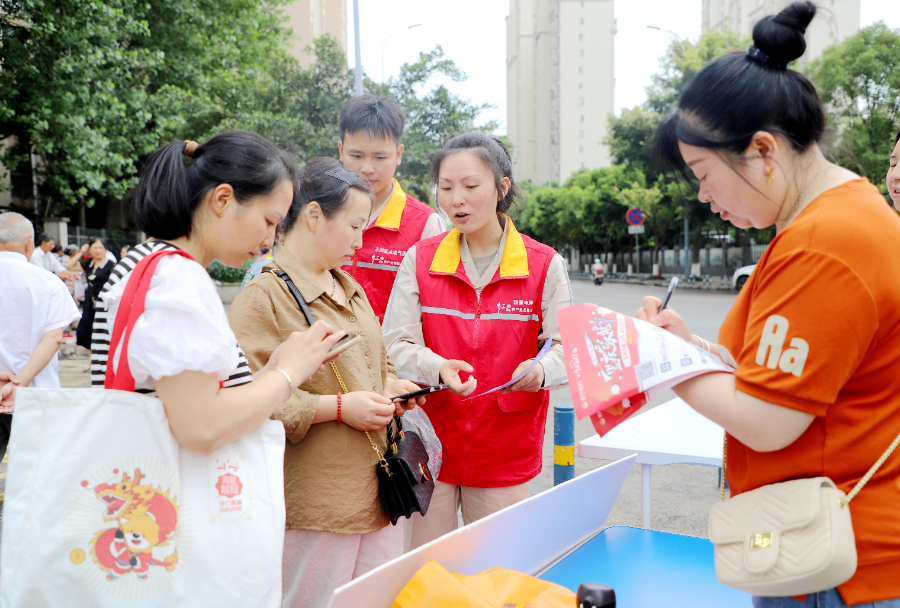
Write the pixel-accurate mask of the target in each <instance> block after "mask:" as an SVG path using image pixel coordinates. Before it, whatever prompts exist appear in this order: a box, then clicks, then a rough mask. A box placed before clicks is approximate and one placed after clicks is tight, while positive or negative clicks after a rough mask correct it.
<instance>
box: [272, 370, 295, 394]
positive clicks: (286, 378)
mask: <svg viewBox="0 0 900 608" xmlns="http://www.w3.org/2000/svg"><path fill="white" fill-rule="evenodd" d="M274 371H276V372H281V375H283V376H284V379H285V380H287V383H288V397H290V396H291V394H293V392H294V383H293V382H292V381H291V377H290V376H289V375H288V373H287V372H286V371H284V370H283V369H281V368H280V367H276V368H275V370H274Z"/></svg>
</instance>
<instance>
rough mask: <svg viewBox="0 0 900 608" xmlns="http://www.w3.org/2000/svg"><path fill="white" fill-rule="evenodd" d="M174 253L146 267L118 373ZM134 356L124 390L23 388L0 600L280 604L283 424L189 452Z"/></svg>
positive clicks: (131, 289) (0, 564) (120, 380)
mask: <svg viewBox="0 0 900 608" xmlns="http://www.w3.org/2000/svg"><path fill="white" fill-rule="evenodd" d="M174 253H177V254H181V255H184V254H183V252H179V251H174V250H166V251H161V252H157V253H156V254H153V255H150V256H147V257H146V258H144V259H143V260H142V261H141V262H140V263H139V264H138V266H137V267H136V268H135V270H134V274H133V276H132V278H131V280H129V284H128V286H127V289H126V292H125V297H124V298H123V302H122V307H123V308H122V309H121V310H120V312H119V314H118V318H117V320H116V327H115V329H114V330H113V336H112V338H113V340H111V343H110V354H109V365H108V368H109V369H110V370H111V368H112V361H113V353H114V350H115V348H116V346H117V344H116V343H117V342H118V341H119V339H121V342H122V344H121V348H122V352H123V353H126V352H127V344H128V338H129V334H130V329H131V327H133V326H134V321H135V320H136V319H137V317H138V316H140V314H141V312H143V303H144V297H145V296H146V293H147V289H148V288H149V283H150V279H151V278H152V276H153V269H154V267H155V266H156V263H158V261H159V256H160V255H167V254H174ZM139 271H140V272H139ZM131 297H134V302H133V305H132V304H131ZM126 307H127V308H131V310H130V313H129V310H128V309H127V308H126ZM126 320H127V324H126ZM120 321H121V323H120ZM120 325H121V327H120ZM126 327H127V328H126ZM160 330H161V331H164V328H160ZM117 332H118V335H117ZM127 361H128V358H127V357H124V356H123V357H120V363H119V369H118V373H117V374H113V375H114V376H115V377H114V378H110V377H108V378H107V383H108V384H109V383H110V380H112V383H113V385H114V386H115V388H117V389H119V390H94V389H27V388H26V389H19V391H18V392H17V396H16V409H15V415H14V416H15V418H14V431H13V434H12V438H11V442H10V446H9V452H10V462H9V472H8V478H7V482H6V501H5V504H4V508H3V536H2V542H0V606H2V608H26V607H27V608H40V607H44V606H91V607H100V608H106V607H109V608H112V607H113V606H115V607H121V606H135V607H137V606H140V607H141V608H150V607H163V606H165V607H167V608H168V607H171V606H216V607H217V608H219V607H226V606H234V607H241V608H244V607H256V606H260V607H271V608H275V607H277V606H280V605H281V559H282V549H283V542H284V525H285V509H284V477H283V471H282V463H283V458H284V429H283V427H282V425H281V423H279V422H275V421H266V422H264V423H263V424H262V425H260V426H259V427H258V428H256V429H255V430H254V431H252V432H250V433H248V434H246V435H245V436H243V437H242V438H240V439H238V440H237V441H233V442H231V443H229V444H227V445H225V446H223V447H221V448H217V449H215V450H213V451H211V452H209V453H207V454H195V453H193V452H189V451H188V450H185V449H183V448H181V447H180V446H179V445H178V443H177V442H176V441H175V438H174V437H173V436H172V432H171V431H170V430H169V423H168V420H167V418H166V413H165V410H164V408H163V404H162V402H161V401H160V400H159V399H156V398H153V397H148V396H144V395H139V394H136V393H134V392H133V391H134V380H133V378H132V377H131V373H130V370H129V369H128V363H127ZM122 389H124V390H122Z"/></svg>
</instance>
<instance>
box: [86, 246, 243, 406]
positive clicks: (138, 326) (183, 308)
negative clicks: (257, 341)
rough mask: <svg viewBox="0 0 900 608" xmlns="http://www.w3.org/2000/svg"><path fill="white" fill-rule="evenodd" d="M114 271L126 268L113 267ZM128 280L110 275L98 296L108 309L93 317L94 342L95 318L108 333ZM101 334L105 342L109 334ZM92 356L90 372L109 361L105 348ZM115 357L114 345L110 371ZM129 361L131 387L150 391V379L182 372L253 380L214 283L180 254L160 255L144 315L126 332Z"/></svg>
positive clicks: (125, 275) (229, 381)
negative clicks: (129, 336) (128, 334)
mask: <svg viewBox="0 0 900 608" xmlns="http://www.w3.org/2000/svg"><path fill="white" fill-rule="evenodd" d="M140 253H141V254H142V255H141V256H140V257H143V255H145V254H144V252H143V251H141V252H140ZM131 267H132V268H133V265H132V266H131ZM116 270H117V271H119V272H122V271H123V270H125V269H124V268H122V267H121V266H117V267H116ZM114 273H116V271H114ZM130 278H131V272H130V270H129V271H127V272H122V277H121V280H118V281H117V282H115V283H112V279H110V282H109V283H107V285H106V287H105V288H104V290H103V292H102V293H101V294H100V299H101V300H102V301H103V302H105V305H106V310H107V313H106V315H105V316H106V320H101V319H100V318H99V315H98V317H96V318H95V320H94V339H93V342H94V345H96V344H97V341H98V337H99V336H98V322H103V323H105V324H106V325H108V328H105V329H106V330H107V331H108V330H111V329H112V327H113V326H114V320H115V318H116V315H117V313H118V309H119V302H120V300H121V298H122V295H123V293H124V292H125V288H126V286H127V285H128V282H129V280H130ZM110 333H111V331H110ZM104 337H106V338H107V340H108V335H104ZM98 346H99V345H98ZM104 346H106V345H104ZM104 350H108V346H106V349H104ZM98 351H99V349H98ZM97 354H98V355H102V356H100V357H98V358H97V359H95V361H94V362H93V363H94V366H93V367H94V368H95V374H97V373H98V372H100V369H98V368H100V367H101V366H102V367H103V368H105V366H106V365H107V364H108V362H107V361H106V352H102V353H101V352H98V353H97ZM120 355H121V351H120V350H119V349H117V350H116V352H115V354H114V355H113V366H114V367H113V369H115V370H118V368H119V360H120ZM99 359H102V361H100V360H99ZM128 364H129V366H130V367H131V374H132V376H133V377H134V382H135V390H137V391H139V392H145V393H149V392H152V391H153V379H156V380H158V379H160V378H162V377H166V376H175V375H177V374H179V373H181V372H183V371H185V370H192V371H200V372H205V373H208V374H216V376H217V377H218V378H219V380H221V381H227V382H225V384H226V386H234V385H236V384H242V383H243V382H247V381H249V380H251V379H252V378H251V376H250V370H249V366H248V365H247V360H246V358H245V357H244V355H243V353H242V352H241V350H240V347H239V346H238V343H237V338H236V337H235V335H234V332H233V331H232V330H231V326H230V325H229V324H228V317H227V315H226V314H225V309H224V307H223V306H222V300H221V299H220V298H219V295H218V292H217V291H216V287H215V284H214V283H213V282H212V279H211V278H210V277H209V274H207V272H206V270H205V269H204V268H203V267H202V266H201V265H200V264H198V263H197V262H194V261H191V260H188V259H187V258H184V257H182V256H180V255H170V256H165V257H164V258H162V259H161V260H160V261H159V264H158V265H157V267H156V270H155V272H154V273H153V278H152V279H151V281H150V289H149V290H148V291H147V299H146V301H145V309H144V313H143V314H142V315H141V316H140V317H139V318H138V321H137V323H135V325H134V330H133V331H132V333H131V340H130V342H129V345H128ZM238 376H240V378H239V379H238Z"/></svg>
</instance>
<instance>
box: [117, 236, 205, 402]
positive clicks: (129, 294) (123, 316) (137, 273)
mask: <svg viewBox="0 0 900 608" xmlns="http://www.w3.org/2000/svg"><path fill="white" fill-rule="evenodd" d="M166 255H180V256H183V257H186V258H188V259H189V260H194V258H193V256H191V254H189V253H188V252H186V251H182V250H181V249H163V250H161V251H156V252H154V253H151V254H149V255H147V256H144V257H143V258H142V259H141V261H140V262H138V263H137V265H136V266H135V267H134V270H132V271H131V276H130V277H129V279H128V285H126V286H125V292H124V293H123V294H122V300H121V303H120V304H119V310H118V312H117V313H116V321H115V324H114V325H113V331H112V335H111V336H110V339H109V351H108V353H107V358H106V377H105V378H104V380H103V388H105V389H116V390H120V391H128V392H131V393H133V392H134V377H133V376H132V375H131V366H130V365H129V364H128V343H129V342H130V341H131V332H132V331H133V330H134V325H135V323H137V320H138V318H140V316H141V315H142V314H144V304H145V302H146V300H147V292H148V291H149V290H150V282H151V281H152V280H153V273H154V272H155V271H156V266H157V265H158V264H159V261H160V259H162V257H163V256H166ZM194 261H196V260H194ZM120 341H121V344H122V349H121V352H122V353H124V356H120V357H119V369H118V370H115V369H114V365H113V361H114V357H115V353H116V349H117V348H118V346H119V342H120Z"/></svg>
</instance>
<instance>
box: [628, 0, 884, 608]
mask: <svg viewBox="0 0 900 608" xmlns="http://www.w3.org/2000/svg"><path fill="white" fill-rule="evenodd" d="M815 14H816V6H815V5H814V4H813V3H812V2H796V3H794V4H791V5H789V6H788V7H787V8H786V9H784V10H783V11H781V12H780V13H778V14H777V15H769V16H767V17H763V18H762V19H761V20H760V21H759V22H757V23H756V25H755V26H754V28H753V45H752V46H751V47H750V49H749V51H748V52H747V53H733V54H729V55H725V56H723V57H719V58H718V59H716V60H714V61H713V62H711V63H710V64H708V65H707V66H706V67H704V68H703V69H702V70H700V72H699V73H698V74H697V75H696V76H695V77H694V79H693V80H692V81H691V82H690V83H688V85H687V86H686V87H685V89H684V90H683V91H682V93H681V96H680V99H679V102H678V108H677V110H676V111H675V113H674V114H672V115H670V116H669V117H667V118H666V119H665V120H664V121H663V122H662V123H661V124H660V127H659V130H658V132H657V143H656V149H657V151H658V155H659V157H660V159H661V161H662V162H663V163H664V164H665V165H668V166H669V167H670V168H672V169H675V170H678V171H681V172H683V173H689V172H692V173H693V175H694V177H696V178H697V179H698V180H699V193H698V195H697V197H698V199H699V200H700V202H702V203H707V204H709V205H710V208H711V210H712V211H713V213H718V214H719V216H720V217H721V218H722V219H723V220H727V221H730V222H731V223H732V224H734V225H735V226H736V227H738V228H742V229H747V228H751V227H752V228H756V229H758V230H762V229H765V228H768V227H770V226H775V229H776V235H775V238H774V239H773V240H772V242H771V243H770V244H769V246H768V247H767V249H766V251H765V253H764V254H763V256H762V257H761V258H760V260H759V262H758V263H757V266H756V269H755V270H754V271H753V274H752V275H751V276H750V278H749V280H748V281H747V283H746V285H745V286H744V287H743V289H741V292H740V294H739V295H738V297H737V299H736V300H735V302H734V305H733V306H732V308H731V310H730V311H729V313H728V316H727V317H726V318H725V321H724V323H723V324H722V327H721V329H720V331H719V339H718V342H719V344H715V343H714V341H712V340H710V341H707V340H704V339H701V338H700V337H698V336H694V335H692V334H691V332H690V329H688V327H687V324H686V323H685V321H684V319H683V318H682V317H681V316H679V315H678V314H677V312H676V311H675V310H673V309H672V308H668V307H667V308H666V309H665V310H663V311H661V312H660V311H659V306H660V304H661V302H660V300H659V299H658V298H654V297H646V298H644V302H643V304H644V306H643V308H641V309H640V310H638V311H637V316H638V318H641V319H643V320H647V321H649V322H651V323H653V324H654V325H656V326H658V327H661V328H663V329H666V330H668V331H670V332H672V333H674V334H675V335H678V336H680V337H682V338H684V339H685V340H689V341H691V342H692V343H693V344H694V345H696V346H698V347H699V348H704V349H705V350H708V351H710V352H712V353H713V354H716V355H719V356H721V357H722V358H723V360H726V361H731V362H732V364H733V365H734V366H735V367H736V372H735V373H734V374H727V373H711V374H704V375H702V376H698V377H695V378H692V379H690V380H687V381H685V382H682V383H681V384H679V385H677V386H675V387H673V390H674V391H675V393H676V394H677V395H678V396H679V397H680V398H682V399H683V400H684V401H685V402H687V403H688V404H689V405H690V406H691V407H693V408H694V409H695V410H697V411H698V412H699V413H701V414H703V415H704V416H706V417H707V418H709V419H710V420H712V421H713V422H715V423H717V424H719V425H720V426H722V427H723V428H724V429H725V431H726V440H727V449H726V455H725V462H724V468H725V474H726V477H727V480H728V487H729V488H730V489H731V494H732V496H737V495H739V494H741V493H744V492H748V491H751V490H755V489H757V488H760V487H762V486H766V485H769V484H774V483H778V482H782V481H787V480H793V479H801V478H815V477H829V478H831V480H832V481H834V483H835V484H837V486H838V487H839V488H840V489H841V490H842V491H843V492H850V490H851V489H852V488H853V487H854V486H855V485H856V484H857V482H859V481H860V480H861V479H862V478H863V476H864V475H866V472H867V471H868V470H869V468H870V467H872V466H873V465H874V464H875V463H876V461H878V460H879V459H880V457H881V456H882V454H884V452H885V450H887V449H888V447H889V446H890V445H891V443H892V442H893V440H894V439H895V438H896V437H897V435H898V433H900V374H897V371H896V369H897V356H898V353H900V283H898V282H897V280H896V277H898V276H900V258H898V256H897V255H896V252H897V243H900V218H898V217H897V215H896V214H895V213H894V212H893V211H892V210H890V209H888V208H887V207H886V206H885V204H884V197H883V196H882V195H881V194H880V193H879V192H878V189H877V188H875V187H874V186H873V185H872V184H870V183H869V182H868V181H866V180H865V179H861V178H860V177H859V176H857V175H855V174H853V173H852V172H850V171H847V170H846V169H843V168H841V167H839V166H836V165H834V164H833V163H831V162H829V161H828V160H827V159H826V158H825V156H824V155H823V153H822V150H821V148H820V146H819V141H820V140H821V138H822V136H823V134H824V133H825V127H826V122H825V110H824V108H823V106H822V102H821V100H820V99H819V96H818V93H817V92H816V87H815V85H814V84H813V83H812V82H811V81H810V80H809V79H808V78H807V77H806V76H804V75H803V74H802V73H800V72H797V71H794V70H792V69H789V68H788V67H787V66H788V64H790V63H791V62H793V61H795V60H797V59H799V58H800V57H801V56H802V55H803V53H804V51H805V49H806V41H805V37H804V33H805V32H806V28H807V26H808V25H809V23H810V21H811V20H812V18H813V16H814V15H815ZM872 226H878V229H877V230H873V229H872ZM898 478H900V454H897V453H896V452H895V453H894V454H892V455H891V456H890V457H889V458H888V459H887V460H886V461H885V462H884V464H883V465H882V466H881V468H879V469H878V470H877V472H876V473H875V474H874V476H872V477H871V479H869V480H868V483H867V484H866V485H865V487H863V488H862V490H861V491H860V492H859V494H858V495H857V496H856V497H855V498H853V501H852V502H851V503H850V504H849V509H850V513H851V515H852V519H853V529H854V535H855V540H856V553H857V558H858V565H857V568H856V573H855V574H854V575H853V577H851V578H850V579H849V580H848V581H846V582H844V583H842V584H840V585H838V586H837V587H836V588H831V589H823V590H821V591H820V592H817V593H811V594H809V595H808V596H806V597H805V598H802V599H801V600H798V599H795V598H791V597H754V598H753V605H754V606H756V607H757V608H799V607H801V606H803V607H828V608H837V607H842V606H848V605H849V606H853V605H858V604H864V605H865V606H868V607H874V608H882V607H884V608H887V607H892V608H893V607H896V606H900V577H898V576H897V573H898V572H900V517H898V516H897V504H898V501H900V485H898Z"/></svg>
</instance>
